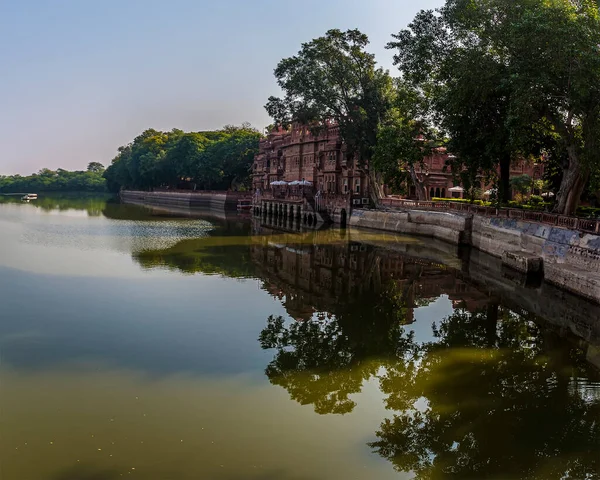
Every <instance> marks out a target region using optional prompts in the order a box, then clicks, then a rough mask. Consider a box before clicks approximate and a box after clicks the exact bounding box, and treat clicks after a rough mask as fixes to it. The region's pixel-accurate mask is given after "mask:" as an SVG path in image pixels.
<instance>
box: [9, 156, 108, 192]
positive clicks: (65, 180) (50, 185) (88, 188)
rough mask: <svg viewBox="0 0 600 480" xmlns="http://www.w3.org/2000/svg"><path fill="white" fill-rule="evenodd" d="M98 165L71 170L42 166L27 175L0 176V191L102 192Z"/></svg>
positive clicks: (99, 165)
mask: <svg viewBox="0 0 600 480" xmlns="http://www.w3.org/2000/svg"><path fill="white" fill-rule="evenodd" d="M100 167H102V165H101V164H99V163H97V164H94V168H95V169H97V170H90V169H89V168H88V170H87V171H72V172H71V171H68V170H63V169H62V168H59V169H58V170H56V171H54V170H50V169H48V168H43V169H41V170H40V171H39V172H37V173H34V174H32V175H28V176H21V175H11V176H0V193H38V192H104V191H105V190H106V183H105V181H104V178H102V171H101V169H100ZM102 169H103V167H102Z"/></svg>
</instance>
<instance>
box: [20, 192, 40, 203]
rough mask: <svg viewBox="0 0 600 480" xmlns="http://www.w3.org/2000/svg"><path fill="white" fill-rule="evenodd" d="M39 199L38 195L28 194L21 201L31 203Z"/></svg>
mask: <svg viewBox="0 0 600 480" xmlns="http://www.w3.org/2000/svg"><path fill="white" fill-rule="evenodd" d="M37 198H38V196H37V193H28V194H27V195H23V196H22V197H21V200H23V201H24V202H29V201H30V200H37Z"/></svg>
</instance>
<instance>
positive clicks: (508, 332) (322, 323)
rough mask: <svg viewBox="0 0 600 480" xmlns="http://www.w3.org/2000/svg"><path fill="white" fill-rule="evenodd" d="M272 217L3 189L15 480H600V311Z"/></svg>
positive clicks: (477, 257)
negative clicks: (14, 196) (25, 196)
mask: <svg viewBox="0 0 600 480" xmlns="http://www.w3.org/2000/svg"><path fill="white" fill-rule="evenodd" d="M262 223H263V224H262V225H261V222H260V221H257V220H256V219H248V218H241V217H237V216H236V215H233V216H231V217H229V218H225V216H224V215H222V214H221V215H218V214H215V215H209V214H206V213H201V212H190V211H183V210H182V211H179V212H167V211H164V210H158V209H148V208H144V207H140V206H131V205H120V204H118V203H115V202H114V201H106V199H101V198H80V199H76V198H40V200H39V201H38V202H31V203H20V202H16V201H14V200H10V199H3V200H2V199H0V241H1V243H0V246H1V248H0V308H1V310H0V311H1V312H2V315H1V322H0V432H1V433H0V459H1V464H0V478H1V479H2V480H29V479H31V480H38V479H50V480H113V479H119V478H123V477H124V478H140V479H158V480H169V479H173V480H187V479H190V480H191V479H194V480H198V479H223V480H233V479H250V480H279V479H282V480H320V479H369V480H371V479H409V478H418V479H448V478H454V479H458V478H469V479H484V478H485V479H488V478H493V479H597V478H600V348H599V345H600V340H599V338H600V325H599V323H600V316H599V308H598V307H597V306H595V305H592V304H588V303H586V302H585V301H583V300H580V299H577V298H574V297H571V296H569V295H567V294H564V293H562V292H559V291H558V290H555V289H553V288H552V287H549V286H547V285H541V286H539V285H538V286H535V285H533V286H532V285H526V284H525V283H524V281H523V279H521V278H519V277H518V276H515V275H513V274H511V273H510V272H506V271H502V269H501V268H500V266H499V265H498V262H497V261H496V260H495V259H492V258H489V257H487V256H485V255H482V254H479V253H477V252H468V251H467V252H465V251H459V250H457V249H456V248H454V247H452V246H450V245H447V244H444V243H442V242H434V241H431V240H428V239H422V238H410V237H396V236H391V235H384V234H381V233H376V232H368V231H338V230H330V231H320V232H298V231H297V227H296V225H293V224H291V225H290V224H288V223H287V222H281V221H275V222H271V223H275V225H270V224H269V221H268V219H267V220H266V221H263V222H262Z"/></svg>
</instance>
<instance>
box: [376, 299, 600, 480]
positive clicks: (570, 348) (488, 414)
mask: <svg viewBox="0 0 600 480" xmlns="http://www.w3.org/2000/svg"><path fill="white" fill-rule="evenodd" d="M434 331H435V335H436V337H437V340H438V341H436V342H431V343H428V344H426V345H423V347H422V350H421V355H422V356H421V359H420V362H419V367H418V368H415V369H414V370H413V371H412V373H413V377H412V378H411V379H408V380H407V378H406V374H405V370H406V369H405V367H404V365H403V364H402V362H399V364H398V365H399V366H398V367H397V368H398V370H397V368H396V367H388V368H387V369H386V373H385V375H384V376H383V377H382V379H381V388H382V390H383V392H384V393H385V394H386V395H387V399H386V402H387V405H386V406H387V408H389V409H391V410H395V411H396V412H397V413H396V414H395V415H394V416H393V417H392V418H391V419H386V420H385V421H384V422H383V423H382V425H381V427H380V430H379V431H378V432H377V433H376V435H377V437H378V440H377V441H375V442H373V443H371V444H370V445H371V447H372V448H373V449H374V451H376V452H377V453H379V454H380V455H381V456H383V457H384V458H387V459H388V460H390V461H391V462H392V463H393V464H394V467H395V468H396V469H397V470H399V471H404V472H414V474H415V478H418V479H442V478H444V479H445V478H474V479H475V478H476V479H480V478H511V479H512V478H515V479H516V478H519V479H530V478H531V479H538V478H539V479H567V478H568V479H587V478H590V479H591V478H600V396H599V395H598V388H599V387H598V385H594V384H592V383H589V382H585V381H580V380H579V379H580V378H597V372H593V371H592V370H591V367H589V366H588V365H587V364H586V363H585V360H584V355H583V353H582V352H581V351H580V350H579V349H578V348H577V347H576V346H575V345H572V344H569V343H568V342H565V340H564V338H559V337H558V336H557V334H556V333H554V332H552V331H550V330H547V329H546V330H544V329H541V328H540V327H539V326H538V325H536V324H535V323H534V322H533V321H531V320H530V319H527V318H524V317H522V316H519V315H516V314H514V313H512V312H510V311H508V310H504V309H500V311H499V314H498V315H496V312H495V311H494V309H490V310H488V311H486V312H480V313H476V314H471V313H469V312H466V311H463V310H458V311H456V312H455V313H454V314H453V315H451V316H450V317H448V318H446V319H445V320H444V321H442V322H441V324H440V325H439V326H437V327H434ZM407 391H411V392H412V394H411V395H407V394H406V392H407ZM419 398H421V399H423V400H424V402H423V401H422V402H419V403H417V404H415V400H416V399H419ZM419 405H420V407H419Z"/></svg>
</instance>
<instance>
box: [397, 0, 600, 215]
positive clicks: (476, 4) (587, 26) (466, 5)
mask: <svg viewBox="0 0 600 480" xmlns="http://www.w3.org/2000/svg"><path fill="white" fill-rule="evenodd" d="M599 44H600V18H599V15H598V2H597V1H585V2H573V1H570V0H552V1H544V2H542V1H539V0H447V1H446V4H445V6H444V7H443V8H442V9H440V10H439V11H438V12H433V11H422V12H421V13H419V14H418V15H417V17H416V18H415V20H414V21H413V23H412V24H411V25H410V26H409V29H408V30H405V31H402V32H400V33H399V34H397V35H394V41H393V42H391V43H390V44H389V45H388V47H389V48H394V49H396V50H397V53H396V55H395V62H396V64H397V65H398V66H399V68H400V70H401V72H402V74H403V76H404V77H405V78H406V79H407V80H409V81H410V82H412V83H413V84H415V85H417V86H418V87H419V88H422V89H424V90H429V91H431V92H432V93H433V94H432V98H433V99H434V107H435V111H436V116H437V118H438V121H439V122H440V124H441V126H442V127H443V128H444V129H445V130H446V132H447V133H448V135H449V137H450V145H449V148H450V149H451V151H452V152H454V153H456V154H457V161H456V162H455V168H454V171H455V172H456V173H459V174H460V176H461V177H463V181H464V180H469V179H472V178H475V176H476V175H477V173H478V172H480V171H484V172H485V171H488V172H491V173H493V172H495V171H496V169H497V167H498V166H500V172H501V178H502V180H503V182H501V184H500V193H501V197H503V199H504V200H507V199H508V194H507V193H508V191H507V190H508V189H507V187H508V184H507V182H508V172H509V168H510V160H511V159H512V158H514V157H516V156H524V157H528V156H530V155H536V156H539V155H540V154H541V153H542V152H544V153H546V154H547V156H546V158H547V159H549V161H550V162H551V163H552V164H553V168H552V169H551V171H552V180H553V182H557V183H560V189H559V190H558V192H557V203H556V205H557V207H556V208H557V210H558V211H560V212H562V213H572V212H573V211H574V210H575V207H576V205H577V203H578V201H579V197H580V195H581V192H582V191H583V188H584V186H585V184H586V182H587V181H588V179H589V178H590V175H591V174H592V173H593V172H594V171H596V170H597V169H598V168H597V167H598V165H600V149H599V148H597V141H598V138H600V104H599V103H598V101H597V99H598V98H599V95H600V55H598V45H599ZM465 187H466V188H467V189H468V187H469V185H467V184H465Z"/></svg>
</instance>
